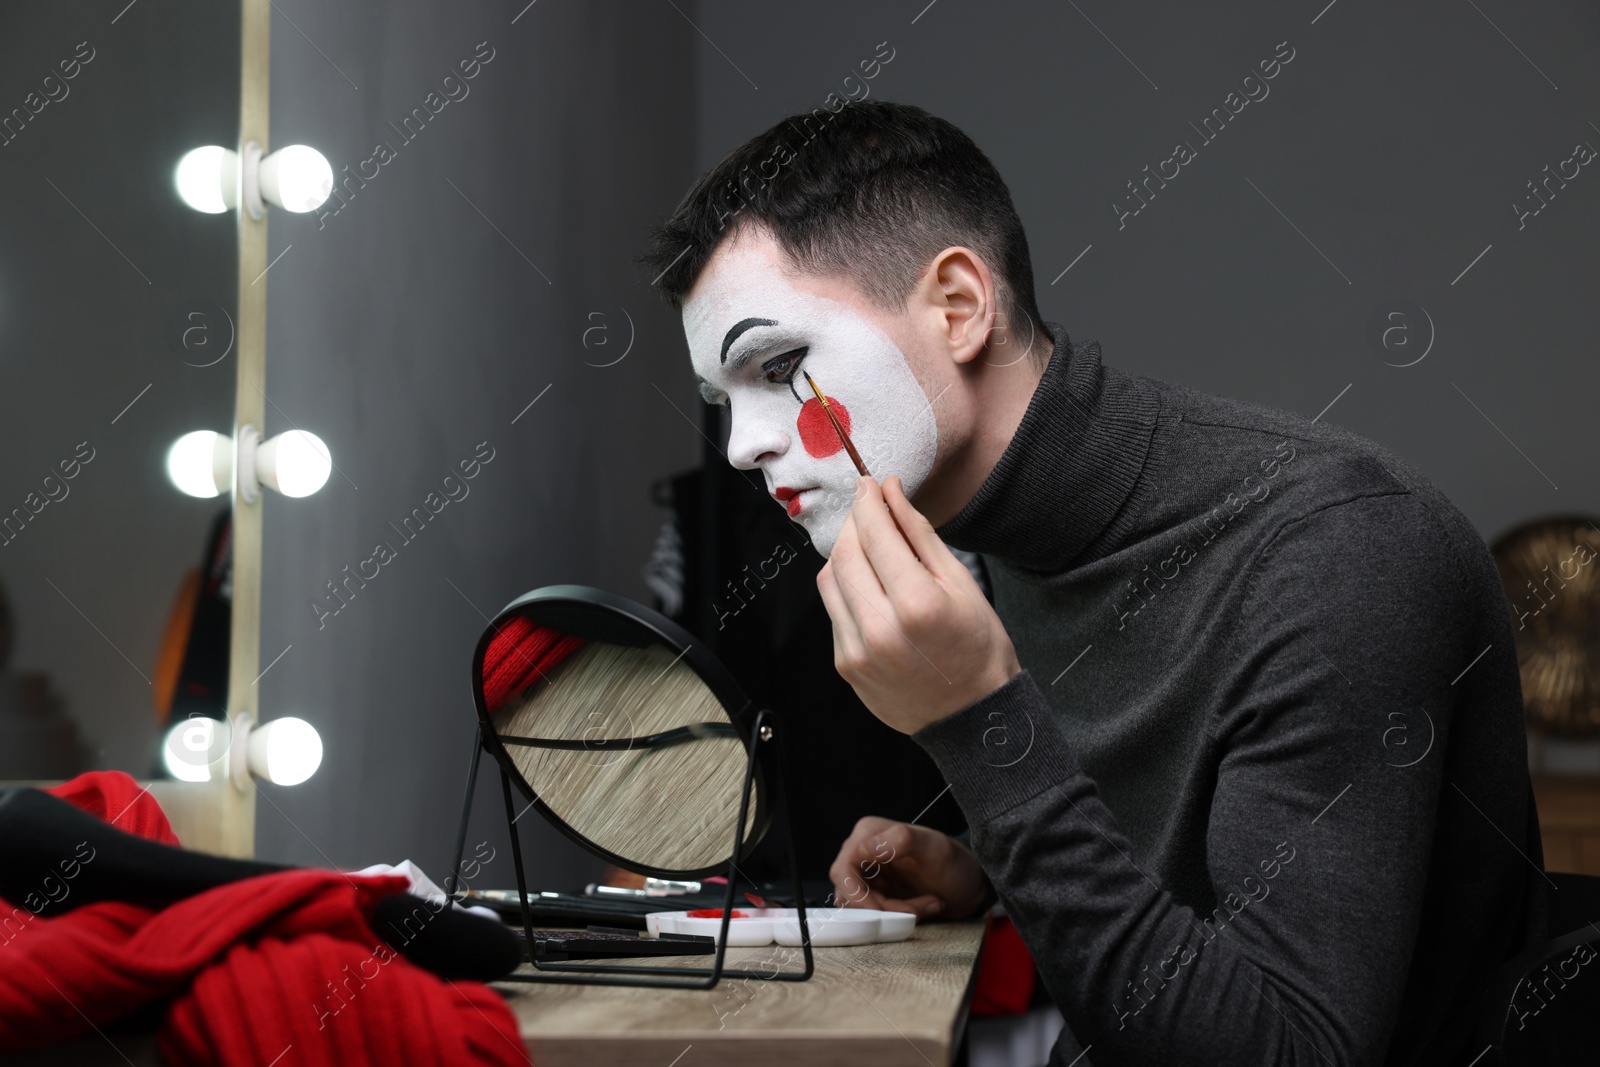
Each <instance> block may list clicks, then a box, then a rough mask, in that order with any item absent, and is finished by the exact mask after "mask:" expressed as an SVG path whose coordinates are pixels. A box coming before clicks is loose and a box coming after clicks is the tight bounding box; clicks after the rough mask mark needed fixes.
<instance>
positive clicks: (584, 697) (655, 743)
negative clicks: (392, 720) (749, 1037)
mask: <svg viewBox="0 0 1600 1067" xmlns="http://www.w3.org/2000/svg"><path fill="white" fill-rule="evenodd" d="M473 687H474V692H475V694H476V698H477V706H478V718H479V722H480V724H481V727H482V730H483V736H484V739H485V742H486V744H487V745H488V748H489V750H490V751H491V752H492V753H493V754H494V756H495V758H496V759H498V760H499V761H500V765H501V766H502V767H503V768H505V770H506V772H507V774H508V775H509V776H510V778H511V780H512V781H513V782H516V783H517V785H518V787H519V788H520V789H521V790H522V792H523V793H524V794H525V795H526V796H527V798H528V800H529V801H530V802H531V803H533V804H534V805H535V806H537V807H538V808H539V809H540V812H541V814H543V815H544V817H545V818H546V819H548V820H550V821H551V822H552V823H554V824H555V825H556V826H557V827H558V828H560V829H561V830H562V831H563V832H565V833H566V834H567V835H568V836H569V837H571V838H573V839H574V840H576V841H577V842H578V843H579V844H581V845H583V846H584V847H585V848H587V849H589V850H590V851H592V852H595V853H597V854H598V855H600V856H602V857H603V858H605V859H606V860H608V861H610V862H612V863H615V864H617V865H619V866H622V867H626V868H628V869H630V870H633V871H637V872H640V873H643V874H650V875H655V876H657V877H662V878H701V877H705V876H707V875H712V874H717V873H722V872H725V871H726V870H727V869H728V866H729V862H730V860H733V859H734V856H733V851H734V830H735V827H736V825H737V823H738V820H739V811H740V806H741V801H742V799H743V790H744V784H745V779H746V773H747V769H749V759H748V757H747V752H748V745H749V736H748V729H747V726H748V721H747V720H748V719H749V718H750V717H751V715H752V714H753V709H752V708H751V706H750V701H749V700H748V699H747V698H746V697H745V696H744V695H743V693H741V692H740V691H739V688H738V685H737V683H736V682H734V680H733V678H732V677H731V676H730V675H729V674H728V673H727V671H726V669H725V668H723V667H722V665H721V664H720V663H718V662H717V660H716V659H715V658H714V657H712V656H711V655H710V654H709V653H707V652H705V651H704V650H702V649H700V648H698V647H696V645H695V643H694V638H693V637H692V636H691V635H690V634H689V633H687V632H686V631H684V630H683V629H682V628H680V627H679V626H677V625H676V624H675V623H673V622H672V621H671V620H670V619H667V618H665V617H664V616H662V615H660V614H658V613H657V612H654V611H651V610H650V609H649V608H646V607H644V606H643V605H641V604H637V603H635V602H633V601H631V600H628V599H626V598H624V597H619V596H615V595H613V594H611V593H606V592H604V591H602V590H599V589H592V588H589V587H587V586H573V585H562V586H550V587H548V588H545V589H539V590H535V591H534V592H532V593H529V594H527V595H525V596H523V597H520V598H518V599H517V600H515V601H513V602H512V603H511V604H510V605H509V606H508V607H507V608H506V609H505V610H504V611H502V612H501V613H500V615H499V616H498V617H497V618H495V620H494V621H493V622H492V623H490V624H489V628H488V629H487V630H485V631H484V634H483V636H482V637H481V638H480V639H479V641H478V648H477V652H476V654H475V655H474V656H473ZM761 755H763V754H762V753H760V752H759V750H758V756H761ZM762 762H763V759H761V758H758V759H757V761H756V765H755V767H754V768H753V777H752V780H751V783H750V784H751V796H750V799H749V803H748V805H747V806H746V817H745V826H744V838H743V844H742V845H741V846H740V849H739V851H740V858H742V857H743V856H744V855H747V854H748V853H749V850H750V849H751V848H753V847H754V846H755V844H756V843H757V842H758V841H759V840H760V838H761V835H762V833H763V832H764V830H765V829H766V822H767V802H766V795H765V786H764V783H765V781H766V775H765V774H763V773H762V766H761V764H762Z"/></svg>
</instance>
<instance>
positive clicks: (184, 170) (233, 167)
mask: <svg viewBox="0 0 1600 1067" xmlns="http://www.w3.org/2000/svg"><path fill="white" fill-rule="evenodd" d="M238 159H239V156H238V153H236V152H233V151H230V150H229V149H226V148H223V147H222V146H221V145H214V144H212V145H206V146H205V147H203V148H196V149H194V150H193V151H192V152H189V153H187V154H185V155H184V157H183V158H182V159H180V160H178V169H177V171H176V172H175V173H174V174H173V182H174V184H176V185H177V187H178V196H179V197H180V198H181V199H182V200H183V202H184V203H185V204H188V205H189V206H190V207H192V208H194V209H195V210H196V211H204V212H205V213H206V214H208V215H220V214H221V213H222V212H224V211H228V210H230V209H231V208H232V207H233V204H232V203H231V201H233V199H234V196H233V191H234V185H235V183H236V182H237V180H238Z"/></svg>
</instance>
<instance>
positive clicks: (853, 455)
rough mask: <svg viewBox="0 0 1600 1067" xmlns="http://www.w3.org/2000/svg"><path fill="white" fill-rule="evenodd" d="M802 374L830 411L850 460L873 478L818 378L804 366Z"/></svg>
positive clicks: (825, 408)
mask: <svg viewBox="0 0 1600 1067" xmlns="http://www.w3.org/2000/svg"><path fill="white" fill-rule="evenodd" d="M800 373H801V374H804V375H805V376H806V384H807V385H809V386H811V391H812V392H813V393H816V394H817V403H819V404H821V405H822V410H823V411H825V412H827V413H828V421H829V422H831V423H833V432H834V433H836V434H838V435H839V443H840V444H842V445H844V450H845V451H846V452H848V453H850V461H851V462H852V463H854V464H855V465H856V470H858V471H860V472H861V477H863V478H871V477H872V473H871V472H870V471H868V470H867V465H866V464H865V463H863V462H861V453H860V452H857V451H856V446H855V445H854V444H852V443H851V442H850V435H849V434H847V433H845V432H844V426H843V425H841V424H840V422H839V416H837V415H835V414H834V413H833V406H832V405H831V404H829V403H828V398H827V397H825V396H823V395H822V390H821V389H820V388H818V387H817V382H816V379H814V378H812V377H811V375H810V374H809V373H807V372H806V371H805V370H804V369H803V368H802V369H801V371H800Z"/></svg>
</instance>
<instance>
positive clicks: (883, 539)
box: [850, 478, 937, 603]
mask: <svg viewBox="0 0 1600 1067" xmlns="http://www.w3.org/2000/svg"><path fill="white" fill-rule="evenodd" d="M884 505H885V499H884V493H883V491H882V490H881V489H879V487H878V483H877V482H875V481H873V480H872V479H871V478H862V479H860V480H859V481H857V483H856V502H855V506H854V507H853V508H851V510H850V517H851V518H852V519H853V520H854V521H855V526H856V534H857V537H858V540H859V542H860V545H861V552H862V554H863V555H865V556H866V558H867V561H868V562H869V563H870V564H871V565H872V569H873V571H874V572H876V574H877V577H878V579H879V580H880V581H881V582H882V583H883V588H884V590H885V591H886V592H887V593H888V595H889V599H890V600H893V601H894V602H896V603H902V602H904V601H906V600H908V599H910V598H914V597H918V596H924V595H928V594H930V593H933V592H936V590H935V589H934V588H933V586H932V583H931V581H930V580H929V576H928V570H927V568H926V567H924V566H923V565H922V564H921V563H919V562H917V555H918V553H916V552H915V551H914V548H913V546H912V545H911V544H909V543H908V542H907V541H906V538H905V535H904V534H902V533H901V530H900V527H899V526H898V525H896V522H895V516H894V515H892V514H891V512H890V510H889V509H888V508H887V507H885V506H884ZM907 507H910V505H909V504H907ZM912 510H915V509H912ZM924 521H926V520H924ZM936 540H937V538H936Z"/></svg>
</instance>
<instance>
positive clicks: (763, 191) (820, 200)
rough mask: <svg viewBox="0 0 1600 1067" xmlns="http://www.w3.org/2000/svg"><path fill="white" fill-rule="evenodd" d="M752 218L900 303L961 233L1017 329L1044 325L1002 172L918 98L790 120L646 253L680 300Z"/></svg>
mask: <svg viewBox="0 0 1600 1067" xmlns="http://www.w3.org/2000/svg"><path fill="white" fill-rule="evenodd" d="M747 225H756V226H761V227H765V228H766V229H767V231H768V232H770V233H771V234H772V236H773V238H774V239H775V240H776V241H777V243H778V245H779V247H780V248H782V249H783V250H784V252H785V253H786V254H787V255H788V257H789V258H790V260H792V261H793V262H794V263H795V264H796V265H797V266H798V267H800V268H801V269H802V270H804V271H806V272H808V273H813V274H842V275H845V276H847V277H849V278H851V279H852V280H853V281H854V282H855V283H856V284H857V285H859V286H860V288H861V289H862V291H863V292H864V293H865V294H866V295H867V296H868V298H869V299H871V300H872V301H873V303H875V304H877V305H878V306H880V307H883V308H886V309H888V310H891V311H897V310H900V309H903V308H904V307H905V305H906V299H907V297H908V296H909V295H910V293H911V290H912V287H913V286H914V285H915V283H916V281H917V279H918V278H919V277H920V276H921V274H922V271H923V270H924V269H925V268H926V267H927V265H928V263H929V261H930V260H932V259H933V257H934V256H935V255H937V254H938V253H939V252H941V251H943V250H944V249H946V248H948V247H950V246H951V245H964V246H966V247H968V248H971V249H973V250H974V251H976V252H977V253H978V254H979V255H981V256H982V257H983V259H984V261H985V262H986V263H988V264H989V267H990V269H991V270H993V271H994V272H995V275H996V283H997V286H998V288H999V289H1000V297H1001V299H1000V305H1001V310H1002V311H1003V312H1004V313H1005V315H1006V318H1007V319H1008V320H1009V324H1010V325H1011V327H1012V328H1011V330H1010V331H1009V332H1010V334H1011V335H1012V336H1026V337H1028V338H1030V339H1031V338H1032V336H1033V333H1034V331H1035V330H1037V331H1038V332H1039V333H1046V331H1045V330H1044V328H1043V326H1044V324H1043V322H1042V320H1041V318H1040V315H1039V305H1038V303H1037V301H1036V299H1035V297H1034V292H1033V263H1032V261H1031V259H1030V258H1029V256H1028V238H1027V236H1026V234H1025V233H1024V232H1023V229H1022V220H1021V219H1019V218H1018V217H1017V209H1016V207H1015V206H1014V205H1013V204H1012V202H1011V192H1010V190H1008V189H1007V188H1006V183H1005V181H1004V180H1003V179H1002V178H1001V177H1000V172H999V171H998V170H996V169H995V166H994V164H993V163H991V162H990V161H989V157H988V156H986V155H984V154H983V152H982V150H981V149H979V148H978V146H977V145H976V144H974V143H973V141H972V138H970V137H968V136H967V135H966V134H965V133H962V132H961V130H960V129H958V128H957V127H956V126H955V125H953V124H952V123H949V122H947V121H945V120H944V119H941V118H937V117H935V116H933V115H930V114H929V113H928V112H926V111H924V110H922V109H921V108H919V107H913V106H911V105H910V104H897V103H891V102H889V101H880V100H873V101H865V100H863V101H849V102H845V103H844V104H842V105H841V106H840V108H839V109H838V110H836V111H835V110H829V109H825V108H818V109H816V110H814V111H812V112H810V113H809V114H803V115H793V116H791V117H789V118H786V119H784V120H783V121H781V122H779V123H778V124H777V125H775V126H773V127H772V128H771V129H769V130H767V131H766V132H765V133H762V134H758V135H757V136H755V137H752V138H751V139H750V140H748V141H746V142H745V143H744V144H742V145H740V146H739V147H738V148H735V149H734V150H733V151H732V152H730V153H728V155H727V156H725V157H724V158H723V160H722V161H721V162H720V163H718V164H717V165H716V166H714V167H712V168H711V169H710V170H709V171H707V172H706V173H705V174H704V175H703V176H702V177H701V178H700V180H699V181H697V182H696V183H695V184H694V187H693V188H692V189H690V190H689V192H688V194H687V195H686V196H685V197H684V198H683V201H682V202H681V203H680V204H679V205H678V207H677V209H676V210H674V211H673V213H672V216H671V217H670V218H669V219H667V220H666V222H664V223H662V224H661V225H660V226H659V227H657V228H656V229H655V230H654V231H653V232H652V233H651V235H650V241H649V244H648V246H647V248H646V250H645V252H644V254H643V255H641V256H640V258H639V262H640V263H641V265H643V266H644V267H645V268H646V269H647V270H648V271H649V272H650V274H651V275H652V276H653V277H654V278H655V281H654V282H653V283H652V284H655V285H659V286H660V287H661V291H662V293H663V294H664V295H665V296H666V298H667V300H668V301H669V302H670V303H671V304H672V306H673V307H674V308H679V309H681V308H682V307H683V299H684V296H685V295H686V294H687V293H688V291H689V290H690V289H691V288H693V286H694V283H695V280H696V279H697V278H699V276H700V272H701V271H703V270H704V269H705V265H706V263H707V262H708V261H709V260H710V258H711V255H712V252H713V251H715V249H716V247H717V245H718V243H720V242H721V241H722V239H723V238H724V237H726V236H727V235H728V234H729V233H731V232H733V231H734V230H735V229H737V228H738V227H740V226H747ZM1024 324H1026V325H1027V326H1028V331H1027V333H1026V334H1023V333H1020V328H1021V327H1022V326H1023V325H1024ZM1046 337H1047V338H1048V334H1047V333H1046Z"/></svg>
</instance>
